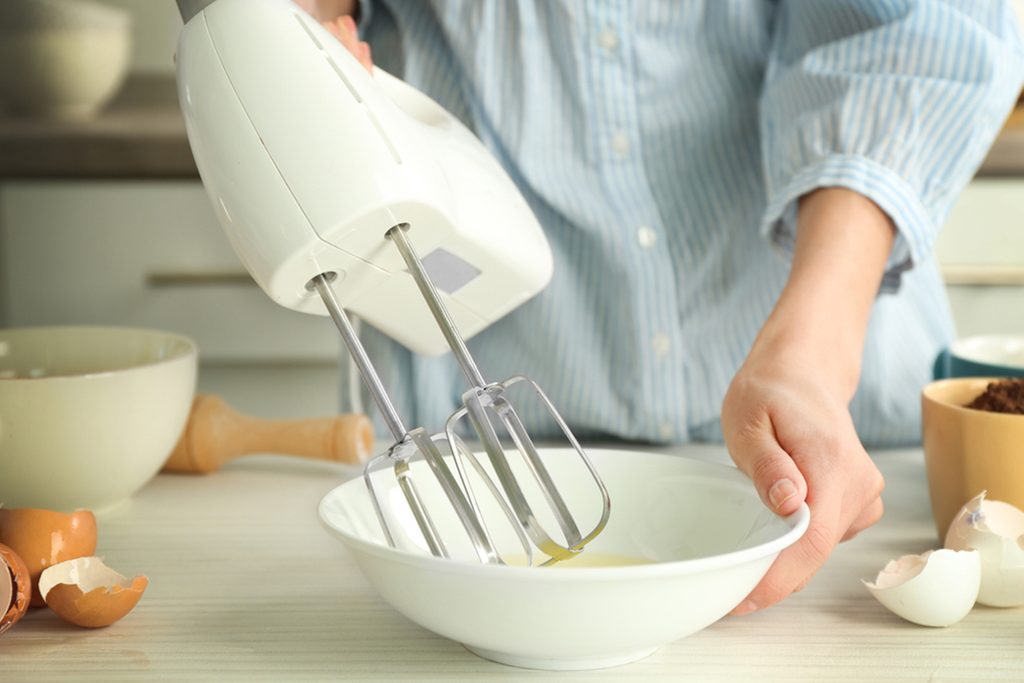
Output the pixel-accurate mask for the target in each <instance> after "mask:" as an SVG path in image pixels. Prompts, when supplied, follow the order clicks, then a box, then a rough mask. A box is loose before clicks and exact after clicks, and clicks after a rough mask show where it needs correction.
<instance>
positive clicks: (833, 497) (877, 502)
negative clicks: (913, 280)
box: [722, 188, 895, 614]
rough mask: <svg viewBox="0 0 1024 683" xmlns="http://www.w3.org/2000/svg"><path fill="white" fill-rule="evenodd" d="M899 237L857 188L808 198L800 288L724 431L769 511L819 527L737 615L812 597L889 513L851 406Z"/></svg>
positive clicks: (763, 344)
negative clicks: (837, 558) (841, 552)
mask: <svg viewBox="0 0 1024 683" xmlns="http://www.w3.org/2000/svg"><path fill="white" fill-rule="evenodd" d="M894 236H895V231H894V228H893V225H892V222H891V221H890V220H889V217H888V216H887V215H886V214H885V213H884V212H883V211H882V210H881V209H879V208H878V206H876V205H875V204H874V203H873V202H871V201H870V200H869V199H867V198H866V197H863V196H862V195H860V194H857V193H856V192H853V191H851V190H847V189H843V188H823V189H820V190H816V191H814V192H811V193H810V194H808V195H806V196H804V197H803V198H802V199H801V200H800V206H799V212H798V217H797V231H796V248H795V250H794V254H793V265H792V268H791V270H790V274H789V280H788V281H787V283H786V287H785V289H784V290H783V291H782V293H781V295H780V296H779V300H778V302H777V303H776V305H775V308H774V310H773V311H772V314H771V315H770V316H769V318H768V320H767V321H765V324H764V326H763V327H762V328H761V332H760V334H758V337H757V339H756V340H755V341H754V344H753V348H752V349H751V351H750V354H749V355H748V356H747V359H746V361H745V362H744V364H743V367H742V368H740V370H739V372H738V373H737V374H736V377H734V378H733V381H732V384H731V385H730V387H729V391H728V392H727V393H726V396H725V401H724V403H723V405H722V431H723V433H724V436H725V443H726V445H727V446H728V447H729V453H730V454H731V455H732V458H733V460H734V461H735V462H736V465H737V466H738V467H739V468H740V469H741V470H743V471H744V472H746V473H747V475H748V476H750V478H751V479H752V480H753V482H754V486H755V487H756V488H757V491H758V494H759V495H760V496H761V499H762V500H763V501H764V503H765V505H767V506H768V507H769V508H771V509H772V510H774V511H775V512H777V513H778V514H780V515H788V514H791V513H792V512H795V511H796V509H797V508H798V507H799V506H800V503H802V502H804V501H806V502H807V505H808V506H809V507H810V509H811V522H810V526H809V527H808V529H807V533H805V534H804V536H803V538H801V539H800V540H799V541H798V542H797V543H796V544H794V545H793V546H791V547H789V548H787V549H786V550H784V551H783V552H782V553H781V554H780V555H779V557H778V559H776V561H775V564H773V565H772V567H771V569H770V570H769V571H768V574H767V575H766V576H765V577H764V579H763V580H762V581H761V583H760V584H758V586H757V587H756V588H755V589H754V591H753V592H752V593H751V594H750V596H749V597H748V598H747V600H746V601H745V602H744V603H742V604H741V605H740V606H739V607H737V608H736V610H735V611H734V612H733V613H734V614H745V613H747V612H751V611H753V610H755V609H759V608H762V607H767V606H768V605H771V604H774V603H776V602H778V601H779V600H782V599H783V598H785V597H786V596H787V595H789V594H790V593H792V592H793V591H796V590H800V588H802V587H803V586H804V585H805V584H806V583H807V582H808V581H809V580H810V578H811V577H812V576H813V575H814V573H815V572H816V571H818V569H820V568H821V566H822V564H824V563H825V560H826V559H827V558H828V556H829V555H830V554H831V552H832V550H833V549H834V548H835V546H836V544H838V543H839V542H840V541H844V540H847V539H849V538H852V537H853V536H854V535H856V534H857V533H858V532H859V531H861V530H863V529H865V528H866V527H869V526H871V525H872V524H874V523H875V522H876V521H878V519H879V518H881V516H882V499H881V493H882V487H883V480H882V475H881V474H880V473H879V471H878V469H877V468H876V467H875V465H874V463H873V462H872V461H871V458H870V457H868V454H867V452H866V451H865V450H864V447H863V446H862V445H861V443H860V440H859V439H858V438H857V433H856V431H855V430H854V426H853V420H852V418H851V416H850V411H849V407H848V406H849V402H850V400H851V399H852V398H853V395H854V392H855V391H856V389H857V383H858V379H859V376H860V360H861V355H862V352H863V345H864V338H865V335H866V331H867V325H868V320H869V318H870V314H871V308H872V305H873V303H874V301H875V297H876V296H877V294H878V289H879V285H880V283H881V280H882V272H883V270H884V266H885V262H886V258H887V256H888V254H889V250H890V249H891V247H892V244H893V239H894Z"/></svg>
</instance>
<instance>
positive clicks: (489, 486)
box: [308, 224, 611, 565]
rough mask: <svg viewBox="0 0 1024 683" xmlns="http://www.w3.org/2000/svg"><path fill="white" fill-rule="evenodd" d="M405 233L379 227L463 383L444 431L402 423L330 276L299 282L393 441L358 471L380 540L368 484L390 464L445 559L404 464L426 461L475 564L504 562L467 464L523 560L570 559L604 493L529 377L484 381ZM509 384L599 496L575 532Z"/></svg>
mask: <svg viewBox="0 0 1024 683" xmlns="http://www.w3.org/2000/svg"><path fill="white" fill-rule="evenodd" d="M408 232H409V226H408V225H407V224H399V225H395V226H394V227H392V228H391V229H389V230H388V232H387V238H388V239H389V240H390V241H392V242H393V243H394V244H395V246H396V247H397V249H398V251H399V253H400V254H401V255H402V258H403V260H404V261H405V264H406V266H407V268H408V270H409V275H410V276H411V277H412V278H413V280H414V281H415V283H416V286H417V288H418V289H419V291H420V293H421V294H422V295H423V298H424V300H425V301H426V304H427V306H428V308H429V309H430V312H431V314H432V315H433V317H434V320H435V321H436V322H437V325H438V327H439V328H440V330H441V333H442V334H443V335H444V338H445V341H446V342H447V343H448V346H449V347H450V348H451V350H452V353H453V354H454V356H455V359H456V361H457V362H458V365H459V367H460V369H461V370H462V372H463V374H464V375H465V376H466V379H467V381H468V384H469V389H468V390H467V391H466V392H465V393H464V394H463V395H462V402H463V405H462V407H461V408H459V409H457V410H456V411H455V412H454V413H452V415H451V416H450V417H449V418H448V420H447V423H446V426H445V432H444V433H443V434H441V433H439V434H429V433H428V432H427V431H426V430H425V429H423V428H421V427H416V428H414V429H411V430H410V429H407V428H406V427H405V425H404V423H403V422H402V419H401V417H400V416H399V415H398V411H397V410H396V409H395V407H394V404H393V402H392V401H391V398H390V397H389V395H388V393H387V391H386V389H385V388H384V385H383V383H382V382H381V380H380V377H379V375H378V374H377V372H376V370H375V368H374V367H373V364H372V362H371V361H370V359H369V356H368V355H367V353H366V351H365V349H364V348H363V346H362V343H361V342H360V340H359V337H358V336H357V335H356V333H355V331H354V329H353V327H352V324H351V322H350V320H349V318H348V316H347V314H346V313H345V311H344V309H343V308H342V307H341V306H340V305H339V304H338V301H337V299H336V298H335V296H334V292H333V291H332V289H331V281H332V280H333V279H334V278H333V273H324V274H320V275H317V276H316V277H314V278H313V279H312V280H311V281H310V283H309V285H308V288H309V289H311V290H315V291H316V292H317V293H318V294H319V295H320V297H321V299H322V300H323V302H324V305H325V306H326V308H327V310H328V312H329V313H330V315H331V318H332V319H333V320H334V322H335V325H336V326H337V328H338V331H339V332H340V333H341V336H342V340H343V341H344V343H345V345H346V347H347V348H348V351H349V353H350V354H351V355H352V359H353V361H354V362H355V365H356V368H357V369H358V371H359V373H360V376H361V377H362V379H363V382H364V383H365V384H366V386H367V388H368V390H369V392H370V395H371V397H372V398H373V400H374V402H375V403H376V405H377V407H378V409H379V410H380V411H381V415H382V417H383V419H384V422H385V424H386V425H387V427H388V429H389V430H390V432H391V434H392V436H393V437H394V440H395V441H394V443H393V444H392V445H391V447H389V448H388V449H387V450H386V451H385V452H384V453H382V454H381V455H379V456H377V457H375V458H373V459H372V460H370V461H369V462H368V463H367V464H366V468H365V471H364V478H365V481H366V484H367V489H368V491H369V493H370V498H371V500H372V502H373V505H374V508H375V510H376V511H377V516H378V518H379V520H380V523H381V527H382V528H383V531H384V536H385V538H386V540H387V541H388V543H389V545H391V546H393V547H397V546H398V543H397V542H396V533H395V530H394V529H393V528H392V527H393V524H392V523H391V522H389V521H388V518H389V517H390V516H391V515H389V514H387V512H386V510H385V508H386V506H387V505H389V504H390V502H389V500H387V499H386V498H385V496H383V495H382V493H381V492H380V491H379V490H378V485H377V484H376V483H375V481H374V480H375V477H374V474H375V473H376V472H378V471H381V470H384V469H387V468H391V469H393V470H394V474H395V478H396V480H397V483H398V486H399V489H400V490H401V492H402V496H403V497H404V500H405V502H406V504H407V505H408V508H409V511H410V512H411V513H412V517H413V519H414V520H415V524H416V527H417V528H418V529H419V531H420V533H421V534H422V537H423V541H424V543H425V544H426V547H427V549H428V550H429V551H430V553H431V554H433V555H435V556H438V557H450V553H449V550H448V545H447V544H446V543H445V541H444V539H442V538H441V534H440V533H439V532H438V530H437V528H436V525H435V524H434V521H433V519H432V516H431V515H430V513H429V512H428V511H427V506H426V505H425V504H424V502H423V496H422V495H421V494H420V491H419V487H418V486H417V484H416V483H415V477H414V476H413V470H412V469H411V468H410V464H411V463H412V462H414V461H416V460H420V459H421V460H423V461H424V462H425V463H426V464H427V466H428V468H429V470H430V472H431V473H432V474H433V475H434V478H435V479H436V481H437V483H438V485H439V486H440V488H441V490H442V491H443V492H444V495H445V497H446V498H447V500H448V502H449V503H450V505H451V507H452V509H453V511H454V512H455V514H456V515H457V516H458V519H459V521H460V523H461V525H462V527H463V529H464V530H465V532H466V535H467V537H468V539H469V542H470V544H471V545H472V548H473V550H474V552H475V555H476V557H477V559H478V560H479V561H480V562H483V563H485V564H505V558H503V557H502V555H501V553H500V552H499V551H498V549H497V548H496V544H495V541H494V538H493V535H492V532H491V531H490V530H489V529H488V524H487V523H486V521H485V519H484V515H483V514H482V512H481V507H480V505H479V503H478V501H477V497H476V493H475V491H474V489H473V487H472V485H471V483H470V476H469V472H468V471H467V465H468V466H469V467H471V468H472V471H473V473H474V474H475V476H476V478H477V479H478V480H480V481H482V482H483V484H484V488H485V489H486V491H487V492H488V493H489V494H490V495H491V496H492V497H493V498H494V502H495V503H496V504H497V508H498V509H499V510H500V511H501V513H502V515H503V517H504V518H505V521H507V522H508V523H509V524H510V525H511V527H512V529H513V531H514V532H515V535H516V538H517V539H518V541H519V544H520V545H521V546H522V549H523V552H524V555H525V557H526V561H527V564H529V565H534V564H541V565H547V564H553V563H556V562H559V561H563V560H566V559H569V558H571V557H573V556H574V555H576V554H577V553H579V552H581V551H582V550H583V548H584V546H586V544H587V543H589V542H590V541H591V540H593V539H594V538H595V537H596V536H597V535H598V534H599V533H600V532H601V531H602V530H603V529H604V527H605V526H606V524H607V523H608V518H609V515H610V512H611V501H610V499H609V496H608V491H607V489H606V488H605V485H604V483H603V482H602V481H601V478H600V476H599V475H598V473H597V471H596V470H595V469H594V466H593V465H592V464H591V462H590V459H589V458H588V457H587V454H586V451H584V449H583V447H582V446H581V445H580V443H579V441H578V440H577V439H576V437H575V435H574V434H573V433H572V430H571V429H570V428H569V426H568V424H566V422H565V420H564V419H563V418H562V416H561V415H560V414H559V413H558V411H557V410H556V409H555V407H554V405H553V404H552V402H551V400H550V399H549V398H548V396H547V395H546V394H545V393H544V391H543V390H542V389H541V388H540V386H539V385H538V384H537V383H536V382H534V381H533V380H531V379H529V378H528V377H524V376H514V377H511V378H508V379H506V380H503V381H500V382H487V381H486V380H484V377H483V375H482V373H481V372H480V370H479V368H478V367H477V364H476V362H475V360H474V359H473V357H472V355H471V354H470V352H469V349H468V348H467V346H466V343H465V341H464V340H463V338H462V336H461V335H460V334H459V331H458V329H457V327H456V325H455V323H454V321H453V320H452V318H451V316H450V315H449V313H448V310H447V308H446V307H445V305H444V302H443V301H442V299H441V296H440V294H439V293H438V291H437V289H436V287H435V286H434V284H433V283H432V282H431V279H430V276H429V275H428V274H427V271H426V269H425V268H424V267H423V263H422V261H421V260H420V258H419V256H418V255H417V253H416V251H415V248H414V247H413V244H412V241H411V240H410V239H409V236H408ZM516 385H524V386H525V387H527V388H529V389H531V390H532V391H533V392H534V394H535V395H536V396H537V398H538V399H539V400H540V402H541V405H542V406H543V407H544V409H545V410H546V411H547V413H548V414H549V415H550V417H551V418H552V420H553V421H554V422H555V424H556V425H557V426H558V428H559V429H560V430H561V432H562V433H563V434H564V436H565V437H566V439H567V440H568V441H569V443H570V444H571V445H572V448H573V450H575V452H576V454H577V455H578V457H579V458H580V459H581V461H582V463H583V464H584V466H585V469H586V472H587V473H588V474H589V476H590V477H591V478H592V479H593V483H594V485H595V488H596V491H597V492H598V494H599V496H600V500H601V509H600V514H599V517H598V520H597V522H596V523H595V524H594V525H593V527H592V528H591V529H590V530H589V531H588V532H587V533H586V534H584V533H582V532H581V531H580V529H579V524H578V523H577V521H576V518H575V517H574V515H573V514H572V511H571V510H570V509H569V505H568V504H567V503H566V501H565V500H564V498H563V496H562V495H561V493H560V492H559V490H558V487H557V486H556V484H555V482H554V481H553V479H552V477H551V475H550V473H549V472H548V469H547V468H546V467H545V465H544V462H543V459H542V458H541V456H540V453H539V452H538V448H537V446H536V445H535V443H534V441H533V439H532V438H531V437H530V434H529V432H528V430H527V429H526V427H525V425H524V423H523V421H522V419H521V418H520V416H519V414H518V413H517V412H516V409H515V407H514V406H513V404H512V402H511V401H510V399H509V397H508V392H509V389H510V388H511V387H513V386H516ZM463 421H467V422H468V423H469V424H470V425H471V427H472V432H473V433H474V434H475V436H476V437H477V439H479V441H480V443H481V445H482V447H483V450H484V453H485V454H486V455H487V460H488V462H489V464H490V466H491V470H492V471H493V477H492V475H491V474H490V473H488V471H487V470H486V468H484V466H483V465H482V464H481V463H480V461H479V460H478V459H477V457H476V455H475V454H474V453H473V451H472V450H471V449H470V448H469V447H468V446H467V444H466V443H465V441H464V440H463V439H462V437H461V436H460V435H459V433H458V428H459V425H460V423H461V422H463ZM501 434H505V435H507V437H508V440H509V441H511V443H512V444H513V445H514V451H515V452H517V453H518V455H519V456H520V457H521V458H522V460H523V462H524V463H525V465H526V467H527V471H528V472H529V473H530V474H531V475H532V477H533V480H534V481H535V484H536V486H537V488H538V489H539V491H540V492H541V494H542V498H543V500H544V501H545V503H546V505H547V508H548V511H549V513H550V515H551V516H553V517H554V519H555V520H556V522H557V524H558V527H559V530H560V532H561V533H560V534H551V533H549V532H548V530H546V529H545V527H544V525H543V524H542V523H541V521H540V520H539V518H538V514H537V513H536V511H535V510H534V505H533V504H531V502H530V500H529V499H528V497H527V495H525V493H524V491H523V487H522V485H521V483H520V481H519V479H518V478H517V476H516V474H515V473H514V472H513V469H512V467H511V466H510V462H509V455H510V451H511V450H513V449H506V447H505V445H504V444H503V443H502V438H501V436H500V435H501ZM446 456H448V457H446ZM453 466H454V472H453ZM495 479H496V480H497V481H495ZM556 536H557V537H558V538H557V539H556ZM535 549H536V550H540V551H541V553H543V554H544V555H545V556H546V559H543V560H541V559H539V558H537V557H536V555H535V553H534V550H535Z"/></svg>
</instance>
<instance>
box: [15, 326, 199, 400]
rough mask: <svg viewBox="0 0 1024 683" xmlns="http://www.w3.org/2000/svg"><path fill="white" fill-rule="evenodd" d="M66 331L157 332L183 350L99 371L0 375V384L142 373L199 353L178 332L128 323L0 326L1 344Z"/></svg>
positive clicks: (193, 341)
mask: <svg viewBox="0 0 1024 683" xmlns="http://www.w3.org/2000/svg"><path fill="white" fill-rule="evenodd" d="M40 332H45V333H68V332H117V333H121V332H130V333H133V334H139V333H142V334H149V335H159V336H162V337H166V338H168V339H171V340H174V341H177V342H180V343H182V344H183V345H184V349H183V350H181V351H180V352H177V353H175V354H173V355H170V356H168V357H166V358H161V359H159V360H155V361H150V362H148V363H143V364H141V365H129V366H127V367H123V368H114V369H112V370H98V371H96V372H82V373H74V374H60V375H43V376H42V377H10V378H0V386H2V385H3V384H4V383H5V382H11V383H14V382H17V383H29V382H32V383H42V382H46V381H51V382H59V381H73V380H81V379H95V378H100V377H109V376H111V375H123V374H124V373H127V372H141V371H143V370H145V369H147V368H154V367H159V366H161V365H169V364H171V363H179V362H184V361H187V360H189V359H192V360H195V359H196V358H197V357H198V355H199V345H198V344H196V342H195V340H193V339H192V338H191V337H188V336H186V335H183V334H179V333H177V332H168V331H167V330H159V329H156V328H151V327H132V326H128V325H36V326H32V327H8V328H4V329H0V343H2V342H4V341H5V338H6V337H7V336H8V335H11V334H21V333H40Z"/></svg>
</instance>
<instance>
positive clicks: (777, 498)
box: [768, 479, 796, 509]
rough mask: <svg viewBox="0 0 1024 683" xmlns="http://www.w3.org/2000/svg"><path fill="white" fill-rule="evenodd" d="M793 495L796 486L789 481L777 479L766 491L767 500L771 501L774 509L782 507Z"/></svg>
mask: <svg viewBox="0 0 1024 683" xmlns="http://www.w3.org/2000/svg"><path fill="white" fill-rule="evenodd" d="M795 495H796V485H795V484H793V482H791V481H790V480H789V479H779V480H778V481H777V482H775V483H774V484H773V485H772V487H771V488H770V489H768V500H770V501H771V503H772V505H774V506H775V507H776V509H778V508H780V507H782V505H783V504H784V503H785V502H786V501H787V500H789V499H790V498H792V497H793V496H795Z"/></svg>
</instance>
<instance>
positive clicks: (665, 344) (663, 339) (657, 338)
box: [651, 332, 672, 358]
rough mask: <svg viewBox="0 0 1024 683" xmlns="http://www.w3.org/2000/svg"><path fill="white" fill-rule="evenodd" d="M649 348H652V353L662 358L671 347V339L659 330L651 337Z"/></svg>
mask: <svg viewBox="0 0 1024 683" xmlns="http://www.w3.org/2000/svg"><path fill="white" fill-rule="evenodd" d="M651 348H652V349H654V355H656V356H657V357H658V358H664V357H665V356H667V355H668V352H669V351H670V350H671V349H672V340H671V339H669V338H668V335H667V334H665V333H664V332H659V333H658V334H656V335H654V337H652V338H651Z"/></svg>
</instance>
